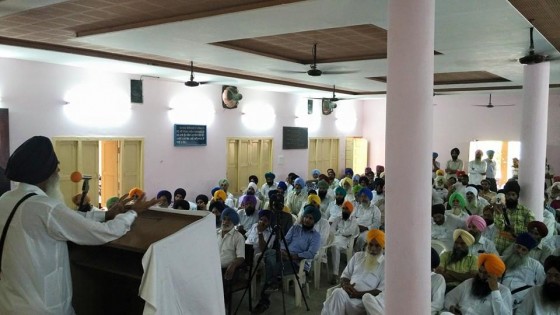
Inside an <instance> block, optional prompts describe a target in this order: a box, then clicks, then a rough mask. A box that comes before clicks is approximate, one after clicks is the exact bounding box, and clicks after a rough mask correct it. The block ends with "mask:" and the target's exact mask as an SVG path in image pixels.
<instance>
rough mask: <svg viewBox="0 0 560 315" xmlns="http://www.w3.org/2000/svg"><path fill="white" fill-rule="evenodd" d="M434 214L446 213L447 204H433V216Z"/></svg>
mask: <svg viewBox="0 0 560 315" xmlns="http://www.w3.org/2000/svg"><path fill="white" fill-rule="evenodd" d="M434 214H445V206H444V205H442V204H437V205H433V206H432V216H434Z"/></svg>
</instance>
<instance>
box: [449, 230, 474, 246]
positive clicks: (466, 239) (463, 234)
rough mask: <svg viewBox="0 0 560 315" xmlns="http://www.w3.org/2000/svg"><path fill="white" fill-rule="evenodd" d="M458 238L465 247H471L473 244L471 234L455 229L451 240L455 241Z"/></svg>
mask: <svg viewBox="0 0 560 315" xmlns="http://www.w3.org/2000/svg"><path fill="white" fill-rule="evenodd" d="M459 237H461V239H462V240H463V241H464V242H465V244H467V246H471V245H472V244H474V236H472V234H471V233H469V232H467V231H465V230H462V229H456V230H455V231H453V240H454V241H456V240H457V238H459Z"/></svg>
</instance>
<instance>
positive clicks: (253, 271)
mask: <svg viewBox="0 0 560 315" xmlns="http://www.w3.org/2000/svg"><path fill="white" fill-rule="evenodd" d="M273 211H274V214H275V219H276V224H275V225H274V227H273V228H272V231H271V233H270V235H269V236H268V239H267V240H266V245H265V248H264V251H263V252H262V253H261V256H260V257H259V259H258V260H257V263H256V264H255V266H254V268H252V269H251V271H250V274H249V279H248V283H251V282H252V280H253V277H255V276H256V273H257V270H258V267H259V265H260V264H261V262H262V260H263V258H264V257H265V255H264V254H265V251H266V250H268V248H269V247H268V246H269V244H270V242H271V240H272V236H273V235H276V240H277V241H278V245H279V247H280V242H282V244H284V248H285V250H286V252H287V254H288V257H290V258H289V259H288V260H287V263H288V264H289V265H290V266H291V268H292V272H293V274H294V276H295V279H296V284H297V286H298V288H299V290H300V291H301V292H302V297H303V301H304V303H305V307H306V309H307V311H310V309H309V305H308V304H307V298H306V297H305V294H303V289H302V286H301V282H300V280H299V275H298V272H297V270H296V267H295V266H294V264H293V263H292V260H291V257H292V254H291V253H290V250H289V249H288V243H287V242H286V238H285V237H284V233H283V231H282V227H281V226H280V221H279V217H280V216H279V212H277V211H278V210H273ZM279 211H282V210H279ZM276 240H275V241H276ZM273 250H275V251H276V253H277V255H278V253H279V251H280V249H273ZM279 255H280V259H279V261H278V263H279V264H280V276H281V278H282V279H284V259H285V258H284V257H283V256H282V254H281V253H280V254H279ZM276 257H277V256H276ZM300 263H305V262H303V261H301V262H300ZM272 276H275V275H272ZM267 288H268V284H267V283H266V282H265V285H264V286H263V288H262V290H261V294H260V296H261V300H262V297H263V296H265V295H266V293H265V290H266V289H267ZM248 289H249V287H247V288H245V290H244V291H243V295H242V296H241V299H240V301H239V303H238V304H237V307H236V308H235V312H234V314H237V311H238V310H239V307H240V306H241V302H243V298H244V297H245V295H246V294H247V290H248ZM284 289H287V288H283V287H282V286H281V289H280V291H281V292H282V311H283V314H286V301H285V292H284ZM251 298H252V297H249V299H251ZM230 303H231V301H230ZM251 311H252V310H251Z"/></svg>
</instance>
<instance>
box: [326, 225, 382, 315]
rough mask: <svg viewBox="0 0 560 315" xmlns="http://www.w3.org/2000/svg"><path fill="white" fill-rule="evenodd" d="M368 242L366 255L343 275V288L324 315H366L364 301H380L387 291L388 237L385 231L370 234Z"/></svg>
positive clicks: (357, 258)
mask: <svg viewBox="0 0 560 315" xmlns="http://www.w3.org/2000/svg"><path fill="white" fill-rule="evenodd" d="M366 240H367V247H366V251H364V252H358V253H356V254H355V255H354V256H352V258H351V259H350V261H349V262H348V265H347V266H346V268H345V269H344V272H342V277H341V278H340V283H341V287H340V288H337V289H335V290H334V291H333V294H332V295H331V296H330V297H329V298H328V299H327V300H326V301H325V303H324V305H323V310H322V311H321V314H322V315H329V314H332V315H340V314H346V315H354V314H366V306H364V303H365V302H363V301H362V298H364V299H366V297H367V299H368V300H374V301H376V298H377V296H378V295H379V294H380V293H381V292H382V291H383V290H384V287H385V260H384V255H383V249H384V247H385V233H383V231H381V230H370V231H368V233H367V238H366ZM376 302H377V301H376ZM378 303H379V302H378ZM380 303H383V302H382V301H380Z"/></svg>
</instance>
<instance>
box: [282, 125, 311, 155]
mask: <svg viewBox="0 0 560 315" xmlns="http://www.w3.org/2000/svg"><path fill="white" fill-rule="evenodd" d="M308 141H309V140H308V135H307V128H301V127H283V130H282V149H283V150H293V149H307V147H308Z"/></svg>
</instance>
